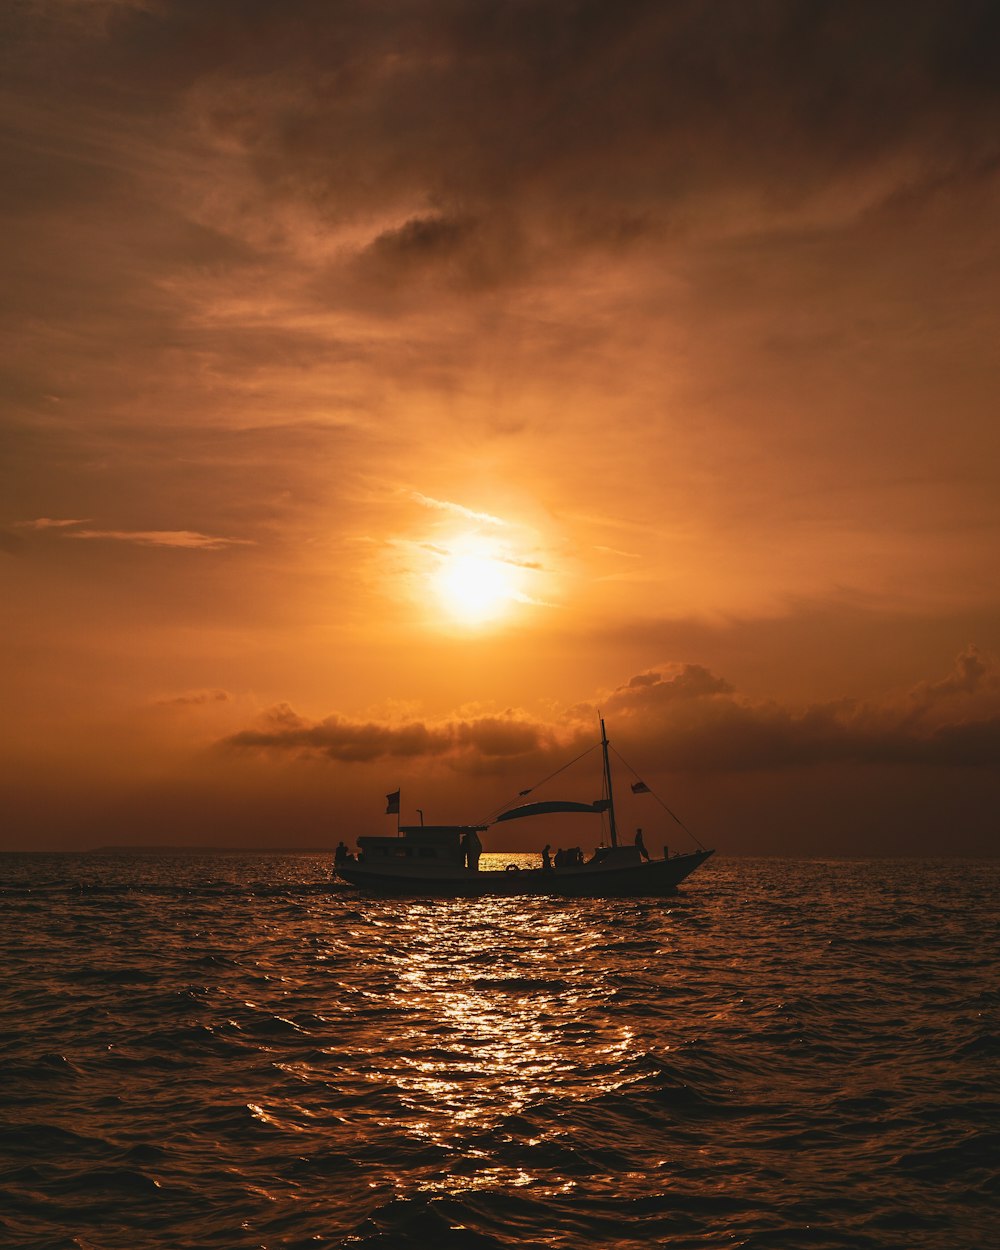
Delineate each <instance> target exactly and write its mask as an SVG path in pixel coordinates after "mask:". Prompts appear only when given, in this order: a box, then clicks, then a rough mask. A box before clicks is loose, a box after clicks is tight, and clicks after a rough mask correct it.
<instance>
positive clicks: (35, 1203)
mask: <svg viewBox="0 0 1000 1250" xmlns="http://www.w3.org/2000/svg"><path fill="white" fill-rule="evenodd" d="M510 858H511V857H510V856H505V857H504V862H506V861H507V860H509V859H510ZM484 866H485V865H484ZM998 886H1000V863H998V862H997V861H988V860H979V861H970V860H965V861H963V860H877V859H872V860H825V861H815V860H813V861H797V860H776V859H768V860H746V859H743V860H739V859H730V860H727V859H724V858H719V859H717V860H714V861H710V862H709V864H708V865H706V866H705V867H704V868H703V869H702V870H701V871H700V872H699V873H697V874H696V875H695V876H694V877H692V878H691V880H690V881H689V882H688V883H687V884H686V886H685V887H684V889H683V892H682V893H681V894H680V895H679V896H678V897H677V898H675V899H668V900H665V901H663V900H661V901H655V902H654V901H643V900H622V899H616V900H611V901H601V900H550V899H541V898H525V899H517V898H512V899H483V900H454V901H445V900H442V901H434V900H419V899H415V900H380V899H377V898H368V897H364V896H361V895H358V894H356V893H355V892H353V891H351V890H348V889H337V888H334V889H331V888H330V882H329V860H328V859H327V858H325V857H321V856H316V855H289V856H281V855H249V854H248V855H186V854H173V855H98V854H95V855H89V856H73V855H6V856H0V946H2V952H0V1021H2V1028H0V1082H2V1085H0V1091H2V1092H0V1169H2V1175H0V1244H2V1245H4V1246H10V1247H38V1248H41V1247H46V1248H50V1247H51V1248H56V1247H67V1248H68V1247H78V1248H80V1250H118V1248H122V1250H126V1248H127V1250H145V1248H157V1250H158V1248H161V1247H162V1248H164V1250H167V1248H169V1250H181V1248H186V1247H198V1248H202V1247H213V1246H218V1247H227V1248H228V1247H234V1248H235V1247H239V1248H242V1247H269V1248H270V1247H297V1248H298V1247H301V1248H305V1247H310V1248H312V1247H354V1248H356V1250H395V1248H397V1247H398V1248H399V1250H406V1248H409V1247H414V1248H416V1247H433V1248H434V1250H449V1248H452V1247H456V1248H457V1247H461V1248H463V1250H464V1248H466V1247H470V1248H475V1250H500V1248H501V1247H502V1248H504V1250H506V1248H511V1247H528V1248H531V1247H565V1248H567V1250H570V1248H571V1250H590V1248H592V1247H608V1248H611V1247H614V1248H616V1250H638V1248H639V1247H649V1246H662V1247H671V1248H672V1250H682V1248H690V1250H696V1248H697V1250H706V1248H712V1247H720V1248H721V1247H727V1248H731V1247H755V1248H757V1247H759V1248H760V1250H770V1248H771V1247H792V1248H796V1247H803V1248H810V1250H826V1248H835V1247H837V1248H839V1247H850V1248H851V1250H865V1248H866V1247H871V1248H874V1247H879V1248H881V1247H899V1248H901V1250H902V1248H904V1247H905V1248H906V1250H915V1248H916V1250H919V1248H922V1247H926V1248H928V1250H931V1248H933V1250H985V1248H986V1247H989V1246H993V1245H997V1244H998V1241H997V1229H998V1226H1000V1225H998V1221H1000V1199H998V1192H997V1168H998V1157H1000V1151H998V1144H1000V1128H998V1126H1000V1098H998V1084H1000V1079H998V1064H997V1057H998V1053H997V1052H998V1035H1000V1027H998V1009H1000V979H998V975H997V969H998V967H1000V961H998V955H1000V925H998V923H997V921H998V917H997V897H998Z"/></svg>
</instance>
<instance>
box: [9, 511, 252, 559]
mask: <svg viewBox="0 0 1000 1250" xmlns="http://www.w3.org/2000/svg"><path fill="white" fill-rule="evenodd" d="M16 524H17V525H18V526H19V527H20V528H21V529H33V530H41V531H44V530H56V531H58V532H59V533H61V534H63V536H64V537H66V538H85V539H91V540H100V539H105V540H108V541H112V542H122V543H135V544H136V545H137V546H140V547H180V548H184V549H186V550H191V551H220V550H222V549H223V548H224V547H235V546H247V545H251V544H252V539H249V538H224V537H222V536H221V535H218V534H202V533H199V532H198V530H95V529H77V528H75V527H76V526H79V525H86V524H87V521H86V520H81V519H79V518H73V517H46V516H42V517H36V518H35V519H34V520H32V521H18V522H16Z"/></svg>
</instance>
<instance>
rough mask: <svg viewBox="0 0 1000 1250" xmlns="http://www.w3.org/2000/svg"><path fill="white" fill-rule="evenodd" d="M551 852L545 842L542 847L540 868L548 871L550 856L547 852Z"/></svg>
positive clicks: (550, 864)
mask: <svg viewBox="0 0 1000 1250" xmlns="http://www.w3.org/2000/svg"><path fill="white" fill-rule="evenodd" d="M551 850H552V847H551V846H550V845H549V844H548V842H546V843H545V845H544V846H543V847H542V868H543V869H548V868H551V867H552V856H551V855H550V854H549V851H551Z"/></svg>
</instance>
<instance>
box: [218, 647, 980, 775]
mask: <svg viewBox="0 0 1000 1250" xmlns="http://www.w3.org/2000/svg"><path fill="white" fill-rule="evenodd" d="M962 658H963V657H959V661H960V663H961V661H962ZM941 684H943V683H941ZM978 684H979V683H978V682H977V683H976V688H978ZM963 693H969V692H968V691H966V692H963ZM601 710H602V712H604V713H606V714H607V715H608V717H609V719H611V718H613V721H612V723H613V728H614V732H613V737H614V740H615V741H616V742H618V743H621V744H622V745H623V746H624V747H625V748H626V749H627V750H628V751H630V752H631V750H633V749H634V750H635V751H637V752H640V751H641V753H642V755H643V757H644V758H646V759H648V758H649V756H650V753H651V752H654V751H655V754H656V756H657V758H658V759H660V760H661V761H662V766H663V767H665V768H667V769H668V770H670V771H684V770H690V771H692V772H708V773H713V772H714V773H727V772H748V771H766V772H770V771H774V770H782V769H798V768H803V767H809V766H814V765H823V764H835V763H853V764H862V765H876V764H898V765H906V764H910V765H914V764H916V765H938V766H955V767H967V768H981V767H987V766H989V765H991V764H992V765H995V764H996V763H998V762H1000V709H990V708H985V709H976V708H974V707H973V708H966V709H964V714H963V709H962V708H958V709H956V713H955V715H954V716H953V717H952V718H951V719H950V720H948V721H946V722H942V723H939V724H926V725H925V724H920V723H916V722H914V720H913V717H912V714H911V709H910V708H909V706H908V704H907V702H906V701H905V700H904V701H900V702H893V701H887V702H884V703H864V702H857V701H853V700H840V701H835V702H828V703H815V704H811V705H807V706H805V707H802V708H793V707H790V706H783V705H781V704H779V703H776V702H773V701H771V702H754V701H752V700H749V699H741V698H739V697H738V696H737V695H736V693H735V691H734V689H733V687H732V685H731V684H730V683H729V682H728V681H727V680H726V679H725V678H722V677H718V676H716V675H715V674H713V673H711V672H710V671H709V670H708V669H707V668H704V667H703V666H701V665H698V664H685V665H677V666H674V667H673V668H672V669H668V670H665V671H650V672H646V673H641V674H638V675H636V676H635V677H633V678H631V679H630V680H629V681H628V682H627V683H626V684H625V685H623V686H620V687H618V689H616V690H615V691H613V692H612V693H611V694H610V695H609V696H607V697H606V698H604V699H603V700H602V703H601ZM595 724H596V707H593V706H589V705H580V706H578V707H576V708H574V709H572V712H570V713H568V714H567V715H566V716H564V717H563V718H561V719H560V720H559V721H556V722H548V721H543V720H539V719H533V718H531V717H530V716H528V714H527V713H523V712H517V711H513V710H512V711H508V712H507V713H505V714H504V715H502V716H492V717H489V716H476V717H473V718H470V719H467V720H466V719H461V718H453V719H449V720H443V721H440V722H431V721H427V722H425V721H421V720H411V721H408V722H406V723H405V724H395V723H381V724H380V723H378V722H374V721H365V722H358V721H352V720H350V719H347V718H343V717H338V716H331V717H327V718H326V719H324V720H321V721H309V720H307V719H305V718H303V717H301V716H299V715H298V714H297V713H295V712H294V711H293V710H292V709H291V708H289V707H288V706H287V705H282V706H280V707H278V708H276V709H274V710H272V711H271V712H270V713H269V714H268V716H267V718H266V720H265V722H264V723H263V724H262V725H261V726H260V727H259V728H256V729H247V730H244V731H242V732H240V733H237V734H233V735H231V736H230V737H228V738H226V739H224V745H225V746H226V747H228V748H230V749H235V750H266V751H269V752H272V753H276V754H279V755H280V754H290V755H313V756H323V757H326V758H328V759H331V760H336V761H339V762H342V763H362V762H369V761H372V760H376V759H380V758H397V759H402V760H407V759H408V760H411V761H414V762H416V761H419V760H437V761H442V762H444V763H447V764H450V765H451V766H452V767H454V768H456V769H458V770H461V771H469V770H470V767H474V768H475V770H476V771H480V772H483V773H494V774H497V775H500V774H508V773H510V772H511V765H512V764H515V765H516V766H517V767H518V768H524V769H525V770H526V771H534V770H538V771H541V770H543V769H545V768H547V767H548V766H550V765H551V764H552V763H553V762H555V761H557V760H558V759H559V757H560V756H561V754H563V753H568V752H570V751H572V750H577V749H579V748H580V746H581V744H585V743H586V741H587V739H588V736H589V735H590V734H591V728H592V726H593V725H595Z"/></svg>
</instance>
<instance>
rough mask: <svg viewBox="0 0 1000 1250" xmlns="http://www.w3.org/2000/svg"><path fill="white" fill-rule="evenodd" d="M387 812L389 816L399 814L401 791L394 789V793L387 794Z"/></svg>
mask: <svg viewBox="0 0 1000 1250" xmlns="http://www.w3.org/2000/svg"><path fill="white" fill-rule="evenodd" d="M385 814H386V815H387V816H398V815H399V791H398V790H393V792H392V794H387V795H386V796H385Z"/></svg>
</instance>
